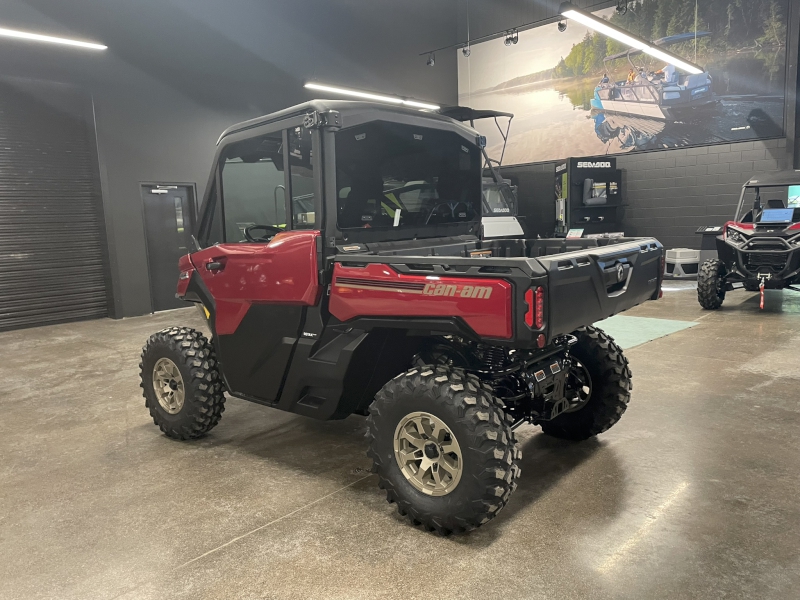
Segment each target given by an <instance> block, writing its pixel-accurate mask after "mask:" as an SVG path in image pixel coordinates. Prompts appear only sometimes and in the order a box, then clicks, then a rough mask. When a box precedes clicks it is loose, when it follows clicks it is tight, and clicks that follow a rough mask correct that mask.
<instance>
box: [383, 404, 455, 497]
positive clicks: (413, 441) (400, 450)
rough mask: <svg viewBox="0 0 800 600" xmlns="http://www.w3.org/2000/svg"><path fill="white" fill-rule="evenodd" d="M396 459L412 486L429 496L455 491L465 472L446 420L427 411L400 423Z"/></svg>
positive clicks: (404, 419) (443, 494) (417, 413)
mask: <svg viewBox="0 0 800 600" xmlns="http://www.w3.org/2000/svg"><path fill="white" fill-rule="evenodd" d="M394 457H395V460H396V461H397V466H398V467H399V468H400V472H401V473H402V474H403V475H404V476H405V478H406V479H408V481H409V482H410V483H411V485H413V486H414V488H415V489H417V490H418V491H420V492H422V493H423V494H427V495H429V496H445V495H447V494H449V493H450V492H452V491H453V490H454V489H455V488H456V486H457V485H458V482H459V481H460V480H461V474H462V473H463V471H464V460H463V457H462V454H461V446H459V445H458V440H456V436H455V435H453V432H452V431H450V428H449V427H448V426H447V425H446V424H445V422H444V421H442V420H441V419H440V418H439V417H436V416H434V415H432V414H430V413H426V412H413V413H411V414H408V415H406V416H405V417H403V418H402V419H401V420H400V423H398V425H397V429H395V432H394Z"/></svg>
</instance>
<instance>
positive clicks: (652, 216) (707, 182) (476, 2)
mask: <svg viewBox="0 0 800 600" xmlns="http://www.w3.org/2000/svg"><path fill="white" fill-rule="evenodd" d="M790 1H791V9H790V26H789V27H788V30H789V31H790V32H793V33H790V38H791V39H790V40H789V41H790V45H789V49H788V58H787V62H788V65H789V67H788V70H789V73H788V77H787V88H788V92H789V93H788V94H787V103H786V116H785V123H786V132H787V136H786V137H785V138H782V139H772V140H765V141H757V142H742V143H736V144H722V145H718V146H707V147H700V148H689V149H676V150H664V151H655V152H643V153H635V154H627V155H618V156H617V166H618V167H619V168H621V169H624V170H625V176H624V178H625V184H626V189H625V199H626V203H627V204H628V207H627V210H626V213H625V222H626V227H625V231H626V233H628V234H630V235H648V236H655V237H657V238H658V239H659V240H660V241H661V242H662V243H663V244H664V245H665V246H667V247H668V248H676V247H689V248H698V247H699V244H700V236H697V235H695V234H694V232H695V231H696V229H697V228H698V227H699V226H701V225H719V224H721V223H722V222H724V221H726V220H728V219H730V218H731V217H732V214H733V211H734V209H735V207H736V203H737V202H738V199H739V192H740V190H741V186H742V183H744V182H745V181H746V180H747V179H749V177H750V176H751V175H752V174H754V173H758V172H763V171H776V170H782V169H791V168H792V167H793V166H795V165H796V166H800V165H798V164H797V161H798V160H799V159H800V149H798V148H797V145H798V143H800V133H798V134H797V135H796V132H800V119H799V118H798V114H797V113H798V104H797V98H798V94H796V93H793V92H794V91H796V90H797V86H798V77H797V73H798V35H800V34H799V33H798V32H800V0H790ZM573 3H574V4H578V5H580V6H582V7H587V6H592V7H593V8H596V9H599V8H603V7H606V6H613V5H614V4H615V2H604V3H602V2H600V3H598V2H597V1H596V0H573ZM560 4H561V2H560V0H534V1H529V0H503V1H502V2H498V1H497V0H460V3H459V33H458V41H459V42H461V43H463V42H464V41H466V39H467V22H469V37H470V39H472V40H475V39H476V38H479V37H481V36H487V35H491V34H493V33H495V32H498V31H502V30H505V29H510V28H513V27H515V26H518V25H520V24H522V23H530V22H533V21H539V20H543V19H544V20H547V19H550V20H552V22H555V21H556V20H557V18H558V8H559V6H560ZM467 8H469V10H467ZM468 15H469V21H467V19H468ZM544 26H546V27H553V26H554V25H552V24H548V25H544ZM439 54H445V53H444V52H440V53H439ZM437 57H438V54H437ZM458 60H466V59H464V58H462V57H461V56H459V57H458ZM511 135H512V136H513V135H514V131H513V126H512V130H511ZM563 158H567V157H563ZM503 171H504V173H505V174H506V175H509V176H511V177H513V178H514V179H515V180H516V181H518V182H519V185H520V191H521V198H520V211H521V212H522V213H523V214H524V215H526V217H527V222H528V223H529V224H530V225H531V229H532V231H534V232H537V233H545V232H552V228H553V225H554V224H555V218H554V210H555V209H554V207H553V203H552V198H553V185H554V184H553V181H554V175H555V161H553V162H546V163H537V164H532V165H525V166H518V167H512V168H505V169H504V170H503Z"/></svg>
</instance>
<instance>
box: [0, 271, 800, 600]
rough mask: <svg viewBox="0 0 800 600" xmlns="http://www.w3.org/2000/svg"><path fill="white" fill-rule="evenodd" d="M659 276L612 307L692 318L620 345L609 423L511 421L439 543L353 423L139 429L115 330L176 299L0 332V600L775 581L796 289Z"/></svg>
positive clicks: (621, 588)
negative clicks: (502, 458) (584, 434)
mask: <svg viewBox="0 0 800 600" xmlns="http://www.w3.org/2000/svg"><path fill="white" fill-rule="evenodd" d="M672 287H673V288H677V289H673V291H668V292H667V293H666V295H665V298H664V299H663V300H661V301H659V302H650V303H647V304H646V305H644V306H641V307H639V308H637V309H635V310H633V311H630V312H629V313H627V314H628V315H632V316H639V317H648V318H656V319H659V318H661V319H670V320H673V321H692V322H696V325H695V326H693V327H691V328H687V329H683V330H680V331H677V332H674V333H672V334H671V335H668V336H667V337H659V338H657V339H654V340H652V341H647V342H645V343H640V344H638V345H636V344H629V349H628V350H627V352H626V353H627V355H628V357H629V359H630V362H631V365H632V368H633V373H634V391H633V399H632V401H631V404H630V408H629V409H628V412H627V413H626V414H625V416H624V418H623V419H622V420H621V421H620V423H619V424H618V425H617V426H615V427H614V428H613V429H612V430H611V431H609V432H608V433H606V434H605V435H602V436H600V437H599V438H598V439H596V440H590V441H588V442H584V443H580V444H573V443H565V442H562V441H558V440H553V439H549V438H547V437H545V436H544V435H542V434H541V433H540V431H539V429H538V428H534V427H530V426H525V427H523V428H522V429H520V437H521V440H522V448H523V465H522V480H521V483H520V486H519V489H518V490H517V492H516V494H515V495H514V496H513V497H512V499H511V501H510V503H509V505H508V507H507V508H506V509H505V510H504V511H503V512H502V513H501V514H500V516H499V517H498V518H497V519H495V520H494V521H493V522H491V523H490V524H488V525H487V526H485V527H483V528H481V529H479V530H477V531H475V532H473V533H471V534H469V535H466V536H461V537H451V538H440V537H436V536H434V535H431V534H429V533H425V532H424V531H421V530H419V529H415V528H413V527H411V526H409V525H408V524H407V523H406V522H405V521H404V520H403V519H401V518H400V517H398V515H397V514H396V512H395V509H394V507H393V506H390V505H389V504H387V503H386V501H385V499H384V495H383V493H382V492H381V491H380V490H378V489H377V486H376V480H375V477H374V476H372V475H369V474H368V472H367V471H366V470H367V469H368V468H369V461H368V460H367V458H366V456H365V454H364V448H365V446H364V439H363V435H364V420H363V418H360V417H351V418H349V419H347V420H345V421H339V422H330V423H322V422H315V421H312V420H309V419H306V418H303V417H297V416H292V415H289V414H284V413H280V412H278V411H275V410H272V409H268V408H263V407H260V406H256V405H252V404H249V403H247V402H244V401H241V400H237V399H231V400H229V401H228V404H227V410H226V412H225V416H224V418H223V419H222V422H221V424H220V425H219V426H218V427H217V428H216V429H215V430H214V431H213V432H212V433H211V434H210V435H208V436H207V437H206V438H204V439H202V440H199V441H195V442H189V443H181V442H174V441H171V440H169V439H167V438H165V437H164V436H163V435H161V434H160V433H159V431H158V429H157V428H156V427H155V426H154V425H153V423H152V422H151V420H150V418H149V416H148V414H147V411H146V410H145V408H144V405H143V400H142V398H141V395H140V390H139V384H138V375H137V364H138V361H139V358H138V354H139V349H140V348H141V346H142V344H143V342H144V340H145V339H146V338H147V336H148V335H149V334H150V333H152V332H154V331H156V330H158V329H160V328H162V327H164V326H167V325H172V324H197V317H196V314H195V312H193V311H191V310H189V311H186V310H182V311H173V312H167V313H161V314H158V315H155V316H149V317H141V318H135V319H127V320H124V321H110V320H100V321H92V322H84V323H78V324H69V325H57V326H51V327H43V328H40V329H30V330H25V331H17V332H11V333H3V334H0V349H1V350H0V355H2V360H0V382H1V383H0V409H2V419H0V598H3V599H12V598H14V599H16V598H20V599H23V598H24V599H32V598H58V599H65V600H66V599H73V598H74V599H82V600H84V599H87V598H92V599H93V598H100V599H111V598H125V599H133V598H152V599H161V598H191V599H203V598H225V599H227V598H275V599H293V598H298V599H299V598H303V599H305V598H311V599H317V598H336V599H345V598H347V599H350V598H357V599H372V598H392V599H394V598H398V599H404V600H411V599H414V598H420V599H422V598H425V599H428V598H459V599H461V600H467V599H472V598H476V599H486V598H504V599H505V598H548V599H561V598H576V599H578V598H587V599H588V598H591V599H596V598H626V599H632V600H634V599H635V600H642V599H650V598H654V599H661V598H698V599H701V598H702V599H710V598H725V599H734V598H747V599H760V600H762V599H773V598H774V599H781V600H783V599H787V598H798V597H800V508H798V505H799V504H798V499H800V360H799V359H798V353H799V352H800V294H794V293H792V292H784V293H780V292H774V293H768V297H767V306H766V309H765V310H764V311H759V310H758V304H757V299H756V297H755V295H754V294H749V293H746V292H736V293H732V294H731V295H730V296H729V298H728V300H727V301H726V303H725V306H724V308H723V309H722V310H720V311H718V312H704V311H702V310H701V309H700V307H699V306H698V305H697V302H696V300H695V298H694V291H693V290H691V289H686V288H688V287H690V286H687V285H686V284H680V285H677V286H674V285H673V286H672ZM679 288H683V289H679Z"/></svg>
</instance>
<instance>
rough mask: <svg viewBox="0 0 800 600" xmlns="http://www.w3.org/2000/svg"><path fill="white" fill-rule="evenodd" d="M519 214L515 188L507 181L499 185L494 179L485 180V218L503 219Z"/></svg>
mask: <svg viewBox="0 0 800 600" xmlns="http://www.w3.org/2000/svg"><path fill="white" fill-rule="evenodd" d="M516 214H517V209H516V197H515V195H514V188H512V187H511V184H510V182H509V181H508V180H507V179H504V180H503V183H497V182H496V181H495V180H494V179H492V178H484V179H483V216H484V217H502V216H514V215H516Z"/></svg>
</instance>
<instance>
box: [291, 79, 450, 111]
mask: <svg viewBox="0 0 800 600" xmlns="http://www.w3.org/2000/svg"><path fill="white" fill-rule="evenodd" d="M303 87H305V88H306V89H309V90H319V91H322V92H331V93H333V94H342V95H343V96H353V97H355V98H362V99H364V100H375V101H377V102H388V103H389V104H401V105H403V106H411V107H413V108H422V109H425V110H439V109H440V108H441V106H439V105H437V104H428V103H427V102H417V101H416V100H407V99H405V98H398V97H397V96H384V95H383V94H373V93H372V92H360V91H358V90H349V89H347V88H340V87H334V86H332V85H322V84H320V83H307V84H305V86H303Z"/></svg>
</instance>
